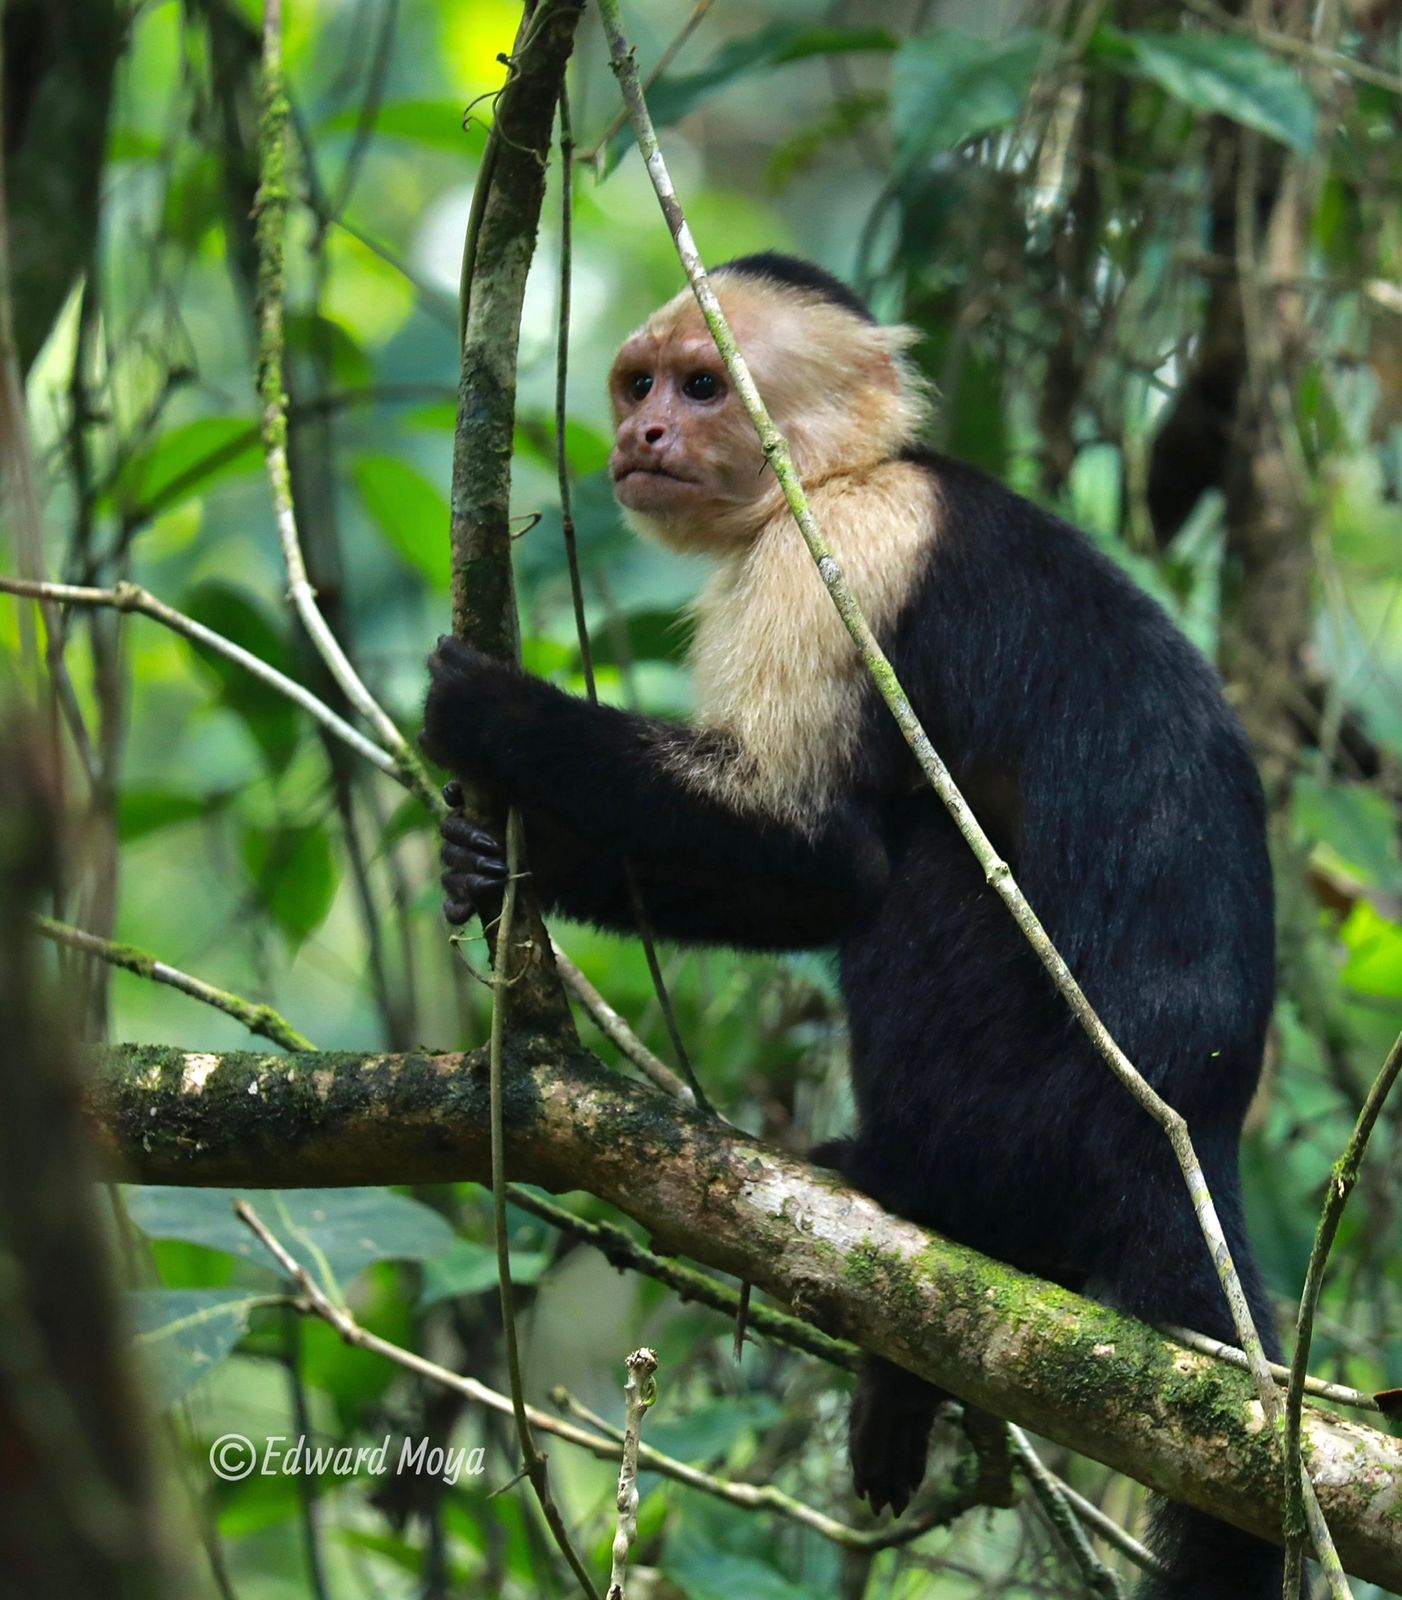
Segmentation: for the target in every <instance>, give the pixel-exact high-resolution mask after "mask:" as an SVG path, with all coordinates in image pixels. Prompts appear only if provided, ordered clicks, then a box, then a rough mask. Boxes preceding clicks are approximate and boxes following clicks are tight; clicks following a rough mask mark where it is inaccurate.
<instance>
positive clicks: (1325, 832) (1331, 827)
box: [1291, 775, 1402, 889]
mask: <svg viewBox="0 0 1402 1600" xmlns="http://www.w3.org/2000/svg"><path fill="white" fill-rule="evenodd" d="M1291 806H1292V809H1293V811H1294V814H1295V821H1296V824H1297V826H1298V827H1299V828H1300V829H1301V831H1302V832H1303V833H1304V835H1305V837H1306V839H1308V840H1309V841H1310V842H1311V843H1313V844H1315V845H1317V846H1321V847H1323V848H1324V849H1325V850H1326V851H1327V852H1328V853H1329V855H1330V856H1331V857H1332V858H1333V860H1334V861H1336V862H1337V863H1338V865H1340V866H1341V867H1343V868H1344V869H1345V870H1346V871H1348V872H1349V873H1350V874H1351V875H1352V876H1355V877H1357V878H1358V879H1359V880H1360V881H1361V882H1363V883H1366V884H1369V885H1371V886H1373V887H1375V888H1380V889H1395V888H1397V887H1398V886H1399V885H1402V858H1399V856H1398V852H1397V814H1396V811H1395V809H1394V808H1393V805H1392V803H1391V801H1389V800H1388V799H1387V797H1386V796H1385V795H1382V794H1379V793H1377V792H1376V791H1375V790H1372V789H1365V788H1362V787H1360V786H1359V785H1358V784H1339V783H1327V782H1325V781H1323V780H1322V779H1320V778H1317V777H1313V776H1310V775H1303V776H1301V777H1300V778H1298V779H1297V780H1296V783H1295V787H1294V790H1293V792H1292V795H1291Z"/></svg>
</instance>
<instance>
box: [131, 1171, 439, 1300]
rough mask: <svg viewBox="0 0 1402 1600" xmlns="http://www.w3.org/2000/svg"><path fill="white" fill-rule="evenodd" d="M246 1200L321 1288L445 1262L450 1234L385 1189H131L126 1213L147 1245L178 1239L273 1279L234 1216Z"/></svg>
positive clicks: (266, 1258)
mask: <svg viewBox="0 0 1402 1600" xmlns="http://www.w3.org/2000/svg"><path fill="white" fill-rule="evenodd" d="M239 1198H242V1199H245V1200H247V1201H248V1202H249V1204H250V1205H252V1207H253V1209H254V1210H255V1211H256V1212H257V1213H258V1215H259V1216H260V1217H261V1218H262V1220H263V1221H264V1222H265V1223H267V1225H268V1227H269V1228H270V1229H271V1230H272V1232H273V1233H274V1234H276V1236H277V1237H278V1239H279V1240H280V1241H281V1242H282V1244H284V1245H285V1246H286V1247H287V1249H288V1251H289V1252H290V1253H291V1254H292V1255H293V1256H294V1257H295V1258H296V1259H297V1261H298V1262H299V1263H300V1264H301V1265H302V1266H304V1267H306V1268H307V1270H308V1271H309V1272H311V1273H312V1275H313V1277H315V1278H316V1279H317V1281H318V1282H320V1283H322V1284H323V1285H324V1286H325V1287H326V1288H328V1289H331V1290H337V1289H340V1288H344V1287H345V1285H346V1284H348V1283H349V1282H350V1281H351V1279H352V1278H354V1277H355V1276H356V1274H357V1273H359V1272H362V1271H364V1269H365V1268H366V1267H368V1266H370V1265H372V1264H373V1263H374V1262H376V1261H419V1260H423V1259H424V1258H426V1257H430V1256H441V1255H443V1254H445V1253H446V1252H447V1251H448V1250H449V1248H450V1247H451V1245H452V1243H453V1230H452V1229H451V1228H450V1227H449V1225H448V1224H447V1222H445V1221H444V1219H443V1218H442V1217H441V1216H439V1214H438V1213H437V1212H436V1211H433V1210H430V1208H429V1207H428V1206H425V1205H421V1204H420V1203H419V1202H418V1201H417V1200H410V1199H407V1198H406V1197H405V1196H404V1195H399V1194H395V1193H394V1192H393V1191H392V1190H389V1189H255V1190H240V1189H172V1188H163V1187H150V1188H131V1189H128V1190H127V1191H126V1200H127V1211H128V1214H129V1215H130V1217H131V1220H132V1221H133V1222H134V1223H135V1224H136V1226H137V1227H138V1228H140V1229H141V1231H142V1232H143V1233H147V1234H149V1235H150V1236H151V1237H152V1238H153V1239H184V1240H187V1241H189V1242H190V1243H192V1244H202V1245H205V1246H206V1247H207V1248H209V1249H211V1250H223V1251H225V1252H226V1253H227V1254H229V1255H233V1256H240V1257H242V1258H243V1259H244V1260H246V1261H253V1262H256V1263H258V1264H259V1265H260V1266H265V1267H268V1268H269V1269H270V1270H272V1271H274V1272H275V1271H277V1270H278V1268H277V1263H276V1262H275V1261H274V1260H273V1258H272V1256H270V1255H269V1254H268V1252H267V1250H266V1249H264V1247H263V1245H262V1244H260V1243H259V1241H258V1240H257V1239H256V1238H254V1236H253V1234H251V1233H250V1232H249V1230H248V1229H247V1228H246V1227H245V1226H244V1225H243V1223H241V1222H240V1221H239V1220H238V1218H237V1217H236V1216H235V1215H234V1209H233V1205H234V1201H235V1199H239Z"/></svg>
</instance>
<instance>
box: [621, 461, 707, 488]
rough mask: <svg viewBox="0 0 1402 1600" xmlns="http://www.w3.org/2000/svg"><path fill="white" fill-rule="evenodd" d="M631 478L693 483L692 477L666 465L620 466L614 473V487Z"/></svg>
mask: <svg viewBox="0 0 1402 1600" xmlns="http://www.w3.org/2000/svg"><path fill="white" fill-rule="evenodd" d="M629 478H643V479H649V478H651V479H657V480H660V481H665V482H670V483H691V482H693V480H692V479H691V478H683V477H682V475H681V474H680V473H679V472H669V471H668V470H667V469H666V467H644V466H631V465H630V466H625V467H620V468H619V470H618V471H617V472H615V473H614V475H613V482H614V487H615V488H617V487H618V486H619V485H620V484H622V483H624V482H625V481H626V480H627V479H629Z"/></svg>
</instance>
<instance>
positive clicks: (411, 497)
mask: <svg viewBox="0 0 1402 1600" xmlns="http://www.w3.org/2000/svg"><path fill="white" fill-rule="evenodd" d="M353 470H354V472H355V481H356V486H357V487H358V488H359V490H360V494H361V498H362V499H363V500H364V501H365V508H366V510H367V511H369V513H370V515H371V517H373V518H374V520H375V522H376V523H377V524H378V526H379V528H380V531H381V532H382V533H383V534H384V536H385V538H386V539H388V540H389V542H390V544H392V545H393V546H394V548H395V549H396V550H397V551H398V552H399V553H400V555H401V556H403V557H404V559H405V560H406V561H407V562H409V564H410V565H411V566H413V567H416V568H417V569H418V570H419V571H420V572H422V573H423V574H424V576H425V577H427V578H428V579H429V581H430V582H431V583H432V584H433V586H434V587H435V588H436V589H446V588H447V587H448V585H449V584H450V583H451V582H452V552H451V549H450V546H449V543H448V526H449V523H450V522H451V520H452V517H451V513H450V511H449V509H448V502H447V500H445V499H444V497H443V494H442V492H441V491H440V490H438V489H436V488H435V487H434V485H433V484H431V483H430V482H429V481H428V479H427V478H425V477H424V475H423V474H422V473H421V472H418V471H416V470H415V469H414V468H413V467H411V466H410V465H409V464H408V463H407V462H405V461H401V460H400V459H399V457H398V456H382V455H362V456H357V457H356V459H355V464H354V468H353Z"/></svg>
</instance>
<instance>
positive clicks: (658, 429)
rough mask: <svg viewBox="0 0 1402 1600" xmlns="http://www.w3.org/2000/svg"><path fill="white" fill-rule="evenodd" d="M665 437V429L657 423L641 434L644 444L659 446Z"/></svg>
mask: <svg viewBox="0 0 1402 1600" xmlns="http://www.w3.org/2000/svg"><path fill="white" fill-rule="evenodd" d="M666 437H667V430H666V428H664V427H662V426H660V424H658V423H654V424H653V425H652V427H650V428H647V429H645V430H644V432H643V442H644V443H645V444H661V443H662V441H663V440H664V439H665V438H666Z"/></svg>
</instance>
